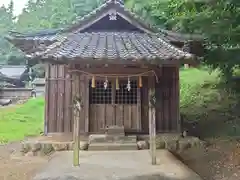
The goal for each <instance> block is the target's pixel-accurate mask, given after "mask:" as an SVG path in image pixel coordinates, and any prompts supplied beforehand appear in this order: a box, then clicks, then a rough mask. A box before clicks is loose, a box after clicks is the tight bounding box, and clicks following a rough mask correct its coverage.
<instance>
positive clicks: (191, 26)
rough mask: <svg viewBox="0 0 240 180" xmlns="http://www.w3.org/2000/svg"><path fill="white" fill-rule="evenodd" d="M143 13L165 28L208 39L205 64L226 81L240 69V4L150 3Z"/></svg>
mask: <svg viewBox="0 0 240 180" xmlns="http://www.w3.org/2000/svg"><path fill="white" fill-rule="evenodd" d="M142 8H143V9H145V10H146V11H147V12H150V13H149V14H150V16H151V18H152V19H153V22H154V23H155V24H156V25H158V26H160V25H161V24H162V25H164V26H165V28H167V29H170V30H175V31H180V32H187V33H200V34H202V35H203V37H205V38H206V41H205V42H206V49H207V51H206V54H205V59H204V62H205V63H206V64H208V65H210V66H211V67H213V68H220V70H221V71H222V73H223V75H224V76H225V77H227V78H229V77H231V76H232V72H233V69H234V67H236V66H239V65H240V57H239V55H240V47H239V46H240V1H238V0H210V1H205V2H204V1H202V2H201V1H194V0H188V1H186V0H169V1H162V0H149V1H147V3H145V4H143V7H142Z"/></svg>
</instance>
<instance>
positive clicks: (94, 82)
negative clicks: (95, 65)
mask: <svg viewBox="0 0 240 180" xmlns="http://www.w3.org/2000/svg"><path fill="white" fill-rule="evenodd" d="M95 87H96V81H95V76H93V77H92V88H95Z"/></svg>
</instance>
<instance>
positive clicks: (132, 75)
mask: <svg viewBox="0 0 240 180" xmlns="http://www.w3.org/2000/svg"><path fill="white" fill-rule="evenodd" d="M69 72H72V73H74V72H79V73H83V74H86V75H89V76H95V77H100V78H106V77H109V78H111V77H112V78H131V77H139V76H143V75H145V74H148V73H152V74H153V75H154V76H155V78H156V82H157V83H158V82H159V79H158V76H157V74H156V72H155V71H154V70H149V71H146V72H143V73H138V74H131V75H129V74H126V75H125V74H124V75H123V74H93V73H89V72H86V71H83V70H71V71H69Z"/></svg>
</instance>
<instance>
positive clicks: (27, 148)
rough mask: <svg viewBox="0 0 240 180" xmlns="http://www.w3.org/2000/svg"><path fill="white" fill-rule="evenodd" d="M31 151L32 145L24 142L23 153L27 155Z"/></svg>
mask: <svg viewBox="0 0 240 180" xmlns="http://www.w3.org/2000/svg"><path fill="white" fill-rule="evenodd" d="M29 151H31V143H29V142H23V143H22V147H21V152H22V153H24V154H25V153H27V152H29Z"/></svg>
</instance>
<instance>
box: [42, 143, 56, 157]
mask: <svg viewBox="0 0 240 180" xmlns="http://www.w3.org/2000/svg"><path fill="white" fill-rule="evenodd" d="M41 151H42V153H43V154H44V155H48V154H50V153H51V152H53V151H54V148H53V146H52V144H51V143H46V144H42V148H41Z"/></svg>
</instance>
